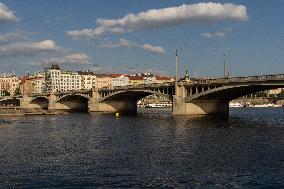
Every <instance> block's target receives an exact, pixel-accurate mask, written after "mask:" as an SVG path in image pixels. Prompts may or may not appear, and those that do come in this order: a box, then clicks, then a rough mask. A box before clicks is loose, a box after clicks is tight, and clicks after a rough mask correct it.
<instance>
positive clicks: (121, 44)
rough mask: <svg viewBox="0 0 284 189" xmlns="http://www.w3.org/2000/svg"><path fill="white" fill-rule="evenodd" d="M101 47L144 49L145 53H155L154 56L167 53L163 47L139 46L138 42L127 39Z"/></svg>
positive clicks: (108, 42)
mask: <svg viewBox="0 0 284 189" xmlns="http://www.w3.org/2000/svg"><path fill="white" fill-rule="evenodd" d="M101 47H104V48H118V47H122V48H142V49H144V50H145V51H148V52H151V53H154V54H165V53H166V51H165V49H164V48H163V47H159V46H153V45H150V44H138V43H136V42H133V41H129V40H126V39H123V38H122V39H119V41H118V43H112V42H110V41H107V42H106V43H105V44H102V45H101Z"/></svg>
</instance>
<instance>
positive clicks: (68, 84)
mask: <svg viewBox="0 0 284 189" xmlns="http://www.w3.org/2000/svg"><path fill="white" fill-rule="evenodd" d="M44 75H45V85H44V92H61V91H74V90H81V89H82V84H81V76H80V75H79V74H78V72H72V71H65V70H61V69H60V68H59V66H58V65H52V66H51V67H49V68H45V69H44Z"/></svg>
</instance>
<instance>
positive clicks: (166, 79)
mask: <svg viewBox="0 0 284 189" xmlns="http://www.w3.org/2000/svg"><path fill="white" fill-rule="evenodd" d="M155 78H156V80H155V83H158V84H161V83H171V82H174V81H175V80H174V78H171V77H168V76H160V75H157V76H155Z"/></svg>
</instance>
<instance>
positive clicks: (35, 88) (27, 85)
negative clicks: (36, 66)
mask: <svg viewBox="0 0 284 189" xmlns="http://www.w3.org/2000/svg"><path fill="white" fill-rule="evenodd" d="M44 84H45V78H44V75H43V74H41V73H37V74H35V75H32V76H29V75H28V76H24V77H23V78H22V79H21V82H20V91H21V94H23V95H31V94H40V93H43V89H44Z"/></svg>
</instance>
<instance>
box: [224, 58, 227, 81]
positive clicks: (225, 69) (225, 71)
mask: <svg viewBox="0 0 284 189" xmlns="http://www.w3.org/2000/svg"><path fill="white" fill-rule="evenodd" d="M223 57H224V78H227V68H226V54H225V53H223Z"/></svg>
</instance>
